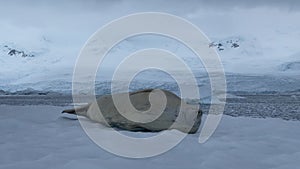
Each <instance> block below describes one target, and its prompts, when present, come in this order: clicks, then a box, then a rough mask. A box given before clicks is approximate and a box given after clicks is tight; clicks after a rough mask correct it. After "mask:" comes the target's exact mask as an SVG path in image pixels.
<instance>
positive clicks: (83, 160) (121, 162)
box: [0, 105, 300, 169]
mask: <svg viewBox="0 0 300 169" xmlns="http://www.w3.org/2000/svg"><path fill="white" fill-rule="evenodd" d="M64 108H65V107H58V106H9V105H0V137H1V139H0V168H1V169H2V168H5V169H8V168H18V169H22V168H30V169H34V168H38V169H40V168H71V169H77V168H78V169H81V168H89V169H93V168H97V169H98V168H132V169H135V168H138V169H140V168H149V169H152V168H158V167H160V168H189V169H192V168H195V169H196V168H197V169H200V168H205V169H218V168H230V169H235V168H236V169H240V168H243V169H247V168H249V169H253V168H255V169H260V168H261V169H267V168H274V169H296V168H299V166H300V161H299V159H300V148H299V147H300V122H299V121H285V120H281V119H271V118H266V119H260V118H249V117H230V116H226V115H225V116H223V119H222V122H221V124H220V125H219V127H218V129H217V131H216V132H215V133H214V135H213V137H211V138H210V139H209V140H208V142H206V143H204V144H199V143H198V142H197V141H198V136H199V133H197V134H194V135H189V136H188V137H187V138H186V139H184V140H183V142H182V143H181V144H179V145H178V146H176V147H175V148H174V149H172V150H171V151H169V152H167V153H165V154H162V155H160V156H156V157H152V158H146V159H127V158H122V157H118V156H115V155H112V154H110V153H108V152H106V151H104V150H102V149H101V148H99V147H98V146H97V145H96V144H94V143H93V142H92V141H91V140H90V139H89V138H88V137H87V135H86V134H85V133H84V132H83V130H82V128H81V127H80V124H79V122H78V120H70V119H66V118H64V117H62V116H61V114H60V112H61V111H62V110H63V109H64ZM128 134H130V133H128ZM148 134H149V135H151V134H150V133H148ZM134 135H143V136H145V135H147V134H144V133H134Z"/></svg>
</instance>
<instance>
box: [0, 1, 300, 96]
mask: <svg viewBox="0 0 300 169" xmlns="http://www.w3.org/2000/svg"><path fill="white" fill-rule="evenodd" d="M174 3H175V2H174ZM122 5H123V6H124V5H125V4H122ZM122 5H120V6H118V7H117V6H111V7H110V8H112V9H114V10H111V11H114V12H113V13H111V12H109V11H107V10H103V11H101V10H99V11H98V10H97V11H90V10H82V11H78V12H79V13H78V14H77V13H76V14H75V13H74V12H73V11H71V12H70V11H64V10H63V11H61V10H59V11H58V9H56V8H55V7H53V8H54V10H57V11H56V12H57V13H53V14H51V15H49V14H47V13H43V12H41V14H40V16H41V17H37V16H38V15H37V13H36V11H34V10H26V12H24V17H23V18H35V19H36V20H38V22H37V21H36V22H34V23H33V22H32V21H31V20H26V19H25V20H24V21H23V20H21V19H20V17H19V15H16V16H15V14H14V13H12V12H11V11H9V10H2V11H0V12H2V13H3V15H1V16H0V17H1V18H2V19H3V24H2V25H1V27H0V36H1V39H0V90H4V91H11V92H15V91H17V90H25V89H27V88H32V89H33V90H53V91H59V92H70V90H71V81H72V74H73V70H74V66H75V63H76V58H77V56H78V54H79V52H80V49H81V48H82V47H83V45H84V43H85V41H86V40H87V39H88V38H89V36H90V35H92V33H93V32H95V31H96V30H97V29H99V27H101V26H103V25H104V24H106V23H108V22H109V21H111V20H113V19H116V18H119V17H121V16H124V15H127V14H131V13H134V12H143V11H145V8H147V9H148V8H149V9H148V10H150V9H151V10H150V11H152V10H153V8H152V7H150V6H148V7H145V6H144V5H142V6H140V9H133V8H128V6H126V5H125V7H126V8H121V6H122ZM157 7H158V6H157V5H156V8H157ZM173 7H174V9H175V8H176V10H174V9H173V8H172V9H171V8H170V7H169V6H166V7H162V9H161V10H153V11H159V12H168V13H171V14H174V15H177V16H180V17H183V18H185V19H187V20H188V21H190V22H192V23H193V24H195V25H196V26H198V27H199V28H200V29H201V30H202V31H203V32H204V33H205V34H206V35H207V37H208V38H209V39H210V40H211V43H210V44H207V46H208V47H211V48H214V49H215V50H216V51H217V52H218V54H219V56H220V60H221V62H222V63H223V66H224V71H225V73H226V74H227V83H228V89H229V90H230V91H285V90H291V91H293V90H297V89H299V87H297V86H299V82H298V81H297V79H298V76H299V71H300V70H299V69H300V68H299V67H300V66H299V63H300V54H299V52H300V49H299V39H300V24H299V23H298V22H295V21H296V20H297V19H299V17H300V13H299V12H297V11H284V10H278V9H276V8H270V7H265V6H259V7H257V8H233V9H232V10H224V9H219V8H216V9H212V8H210V7H207V8H203V7H201V6H195V9H193V10H190V11H189V10H186V9H182V8H181V7H180V6H173ZM27 8H30V9H32V7H24V9H23V7H22V8H20V10H21V11H23V10H25V9H27ZM45 8H48V6H47V7H45ZM51 8H52V7H51ZM70 8H76V9H77V7H75V6H73V7H70ZM185 8H188V7H185ZM34 9H36V10H37V9H38V8H34ZM123 9H128V10H125V11H124V10H123ZM148 10H146V11H148ZM178 10H179V11H181V12H178ZM117 11H118V12H117ZM4 13H5V15H4ZM4 16H5V17H4ZM75 28H76V29H75ZM121 29H122V28H121ZM183 31H184V30H183ZM145 48H160V49H166V50H169V51H171V52H172V53H174V54H176V55H178V56H179V57H181V58H182V59H183V60H184V61H185V62H186V63H187V64H188V65H189V66H190V67H191V68H192V69H193V70H194V72H195V73H196V74H195V75H196V76H197V77H198V79H199V80H198V81H199V83H200V82H202V83H204V82H205V84H206V85H207V86H209V85H210V84H209V82H208V80H207V73H206V71H205V69H204V66H203V65H202V63H201V60H200V59H198V57H197V56H196V55H195V54H194V53H193V52H192V51H191V50H190V49H188V48H187V47H186V46H184V45H183V44H181V43H180V42H178V41H176V40H174V39H171V38H166V37H161V36H154V35H143V36H136V37H130V38H127V39H126V40H124V41H122V42H121V43H119V44H117V45H116V46H115V47H114V48H113V49H112V50H111V51H110V52H109V53H108V54H107V56H106V58H105V59H104V61H103V62H102V63H101V65H100V70H98V72H97V79H96V81H98V82H99V83H102V82H103V83H106V82H109V80H110V78H111V76H112V73H113V70H114V69H115V68H116V67H117V65H118V64H119V63H120V62H121V61H122V59H123V58H124V57H126V56H128V55H129V54H131V53H133V52H135V51H137V50H141V49H145ZM87 76H89V75H87ZM143 76H145V77H144V79H146V80H149V79H150V80H151V81H152V82H154V81H157V77H155V76H157V75H155V74H153V73H150V74H149V75H146V74H145V73H144V74H143ZM161 79H162V78H159V80H161ZM203 79H206V80H203ZM282 79H285V80H284V81H283V80H282ZM279 81H280V83H278V82H279ZM160 83H165V81H164V82H158V83H156V85H159V84H160ZM150 84H153V83H150ZM153 85H154V84H153ZM276 85H277V86H276Z"/></svg>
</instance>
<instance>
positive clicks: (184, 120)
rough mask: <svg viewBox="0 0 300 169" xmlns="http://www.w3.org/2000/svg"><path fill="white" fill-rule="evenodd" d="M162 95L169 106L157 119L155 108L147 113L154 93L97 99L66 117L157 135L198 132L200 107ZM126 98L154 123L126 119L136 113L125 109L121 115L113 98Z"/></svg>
mask: <svg viewBox="0 0 300 169" xmlns="http://www.w3.org/2000/svg"><path fill="white" fill-rule="evenodd" d="M159 91H162V92H163V93H164V95H165V98H166V105H165V108H164V110H163V111H162V112H161V114H159V116H157V117H155V116H156V115H157V112H156V111H158V110H156V109H155V108H153V109H152V108H151V110H150V111H147V110H149V109H150V107H151V104H150V101H149V96H150V95H151V93H152V94H153V93H155V92H156V90H154V89H148V90H141V91H137V92H131V93H120V94H114V95H105V96H102V97H100V98H98V99H97V102H93V103H90V104H88V105H87V106H83V107H79V108H75V109H69V110H64V111H63V113H70V114H77V115H80V116H85V117H87V118H89V119H90V120H92V121H95V122H99V123H101V124H103V125H106V126H108V127H116V128H119V129H124V130H129V131H149V132H158V131H162V130H167V129H177V130H179V131H182V132H185V133H195V132H197V130H198V128H199V126H200V123H201V117H202V111H201V110H199V106H198V105H190V104H187V103H185V102H184V101H183V100H182V99H181V98H179V97H178V96H177V95H175V94H173V93H172V92H169V91H166V90H159ZM124 95H129V98H130V101H131V104H132V105H133V106H134V108H135V109H136V110H138V111H140V112H146V113H145V117H146V118H151V119H152V118H153V120H150V121H149V122H146V123H145V122H136V121H132V120H130V119H127V118H126V117H130V115H132V114H133V111H131V110H130V109H126V108H125V109H122V110H121V111H122V113H120V111H119V110H120V109H117V108H116V106H115V104H114V102H113V97H112V96H114V97H116V98H124ZM150 97H151V96H150ZM150 100H151V99H150ZM156 100H157V99H156ZM99 110H100V111H101V113H100V111H99ZM180 110H181V112H180ZM143 116H144V115H143Z"/></svg>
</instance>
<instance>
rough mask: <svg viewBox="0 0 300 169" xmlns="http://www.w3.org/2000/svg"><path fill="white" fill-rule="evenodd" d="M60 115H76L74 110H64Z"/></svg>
mask: <svg viewBox="0 0 300 169" xmlns="http://www.w3.org/2000/svg"><path fill="white" fill-rule="evenodd" d="M61 113H68V114H76V110H75V109H66V110H64V111H62V112H61Z"/></svg>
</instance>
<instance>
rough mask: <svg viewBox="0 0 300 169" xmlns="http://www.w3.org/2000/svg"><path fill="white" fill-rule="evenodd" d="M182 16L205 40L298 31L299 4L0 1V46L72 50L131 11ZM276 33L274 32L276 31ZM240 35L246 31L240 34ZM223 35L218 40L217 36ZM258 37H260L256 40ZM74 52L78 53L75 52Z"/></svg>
mask: <svg viewBox="0 0 300 169" xmlns="http://www.w3.org/2000/svg"><path fill="white" fill-rule="evenodd" d="M149 11H150V12H167V13H171V14H174V15H178V16H181V17H184V18H186V19H188V20H189V21H191V22H192V23H194V24H196V25H197V26H199V27H200V29H202V30H203V31H204V32H205V33H207V34H208V35H209V37H212V38H213V37H218V36H221V35H224V36H225V35H226V36H231V35H232V34H233V33H235V34H236V33H237V32H238V33H245V32H246V33H247V32H248V31H249V29H250V28H251V31H253V30H260V31H254V32H256V33H257V32H258V33H260V34H265V32H266V29H274V31H281V32H282V31H286V30H288V29H291V31H293V30H297V29H299V24H298V22H297V20H299V16H300V15H299V11H300V1H298V0H250V1H249V0H190V1H182V0H151V1H145V0H144V1H143V0H131V1H128V0H127V1H125V0H106V1H104V0H102V1H101V0H70V1H64V0H51V1H48V0H26V1H24V0H12V1H0V20H1V22H0V24H1V25H0V37H1V39H0V40H1V41H2V42H0V43H3V41H7V42H15V43H19V44H22V45H26V44H29V43H28V41H29V40H30V41H32V43H39V41H38V40H36V42H34V40H35V39H39V38H41V37H42V36H45V37H47V38H48V39H49V40H51V41H54V42H55V43H57V44H59V43H61V44H63V45H64V46H68V45H69V46H72V45H75V47H76V48H79V47H80V46H82V44H83V43H84V42H85V41H86V40H87V39H88V37H89V36H90V35H91V34H92V33H94V32H95V31H96V30H97V29H99V28H100V27H101V26H103V25H104V24H106V23H108V22H109V21H111V20H113V19H117V18H119V17H121V16H124V15H128V14H132V13H135V12H149ZM275 28H276V30H275ZM241 30H243V31H244V32H241ZM219 34H221V35H219ZM256 36H259V35H256ZM76 52H77V51H76Z"/></svg>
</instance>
